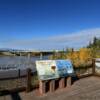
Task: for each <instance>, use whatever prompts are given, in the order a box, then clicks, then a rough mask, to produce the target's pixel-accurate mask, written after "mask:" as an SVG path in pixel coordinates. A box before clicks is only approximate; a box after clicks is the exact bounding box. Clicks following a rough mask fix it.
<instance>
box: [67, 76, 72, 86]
mask: <svg viewBox="0 0 100 100" xmlns="http://www.w3.org/2000/svg"><path fill="white" fill-rule="evenodd" d="M71 85H72V77H71V76H69V77H67V87H70V86H71Z"/></svg>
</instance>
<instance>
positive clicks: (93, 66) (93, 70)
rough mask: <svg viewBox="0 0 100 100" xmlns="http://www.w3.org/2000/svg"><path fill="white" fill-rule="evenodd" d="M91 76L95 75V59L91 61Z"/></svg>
mask: <svg viewBox="0 0 100 100" xmlns="http://www.w3.org/2000/svg"><path fill="white" fill-rule="evenodd" d="M92 74H93V75H94V74H95V59H92Z"/></svg>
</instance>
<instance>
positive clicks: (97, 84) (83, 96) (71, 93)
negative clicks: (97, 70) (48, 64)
mask: <svg viewBox="0 0 100 100" xmlns="http://www.w3.org/2000/svg"><path fill="white" fill-rule="evenodd" d="M0 100H100V77H95V76H91V77H86V78H82V79H79V80H77V81H75V82H74V84H73V85H72V86H71V87H66V88H64V89H57V90H56V91H55V92H53V93H50V92H48V93H46V94H45V95H43V96H40V95H39V94H38V90H34V91H32V92H30V93H26V92H20V93H13V94H9V95H5V96H0Z"/></svg>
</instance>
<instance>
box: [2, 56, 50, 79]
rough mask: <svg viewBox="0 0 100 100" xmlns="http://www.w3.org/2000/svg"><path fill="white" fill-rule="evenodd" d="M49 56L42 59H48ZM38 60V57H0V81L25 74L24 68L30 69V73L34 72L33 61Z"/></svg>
mask: <svg viewBox="0 0 100 100" xmlns="http://www.w3.org/2000/svg"><path fill="white" fill-rule="evenodd" d="M48 57H49V56H43V57H42V59H43V60H45V59H48ZM36 60H40V56H35V57H30V58H29V57H26V56H3V57H0V79H1V78H9V77H17V76H18V75H19V70H20V76H23V75H25V74H26V68H31V69H32V72H35V71H36V66H35V61H36Z"/></svg>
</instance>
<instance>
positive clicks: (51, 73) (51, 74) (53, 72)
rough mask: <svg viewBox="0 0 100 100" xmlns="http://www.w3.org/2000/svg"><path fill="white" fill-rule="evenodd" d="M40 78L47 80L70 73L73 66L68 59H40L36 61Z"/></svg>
mask: <svg viewBox="0 0 100 100" xmlns="http://www.w3.org/2000/svg"><path fill="white" fill-rule="evenodd" d="M36 68H37V72H38V76H39V79H40V80H49V79H55V78H59V77H64V76H67V75H71V74H72V73H73V66H72V63H71V61H70V60H40V61H36Z"/></svg>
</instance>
